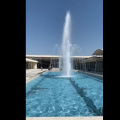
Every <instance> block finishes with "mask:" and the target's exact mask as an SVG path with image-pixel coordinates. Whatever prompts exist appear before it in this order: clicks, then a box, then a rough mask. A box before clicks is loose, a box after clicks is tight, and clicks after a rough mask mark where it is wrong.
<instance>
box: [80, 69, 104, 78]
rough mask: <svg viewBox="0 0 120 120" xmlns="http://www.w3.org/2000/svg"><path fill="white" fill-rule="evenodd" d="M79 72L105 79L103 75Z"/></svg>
mask: <svg viewBox="0 0 120 120" xmlns="http://www.w3.org/2000/svg"><path fill="white" fill-rule="evenodd" d="M79 72H81V73H86V74H88V75H93V76H96V77H100V78H103V75H99V74H95V73H90V72H86V71H80V70H79Z"/></svg>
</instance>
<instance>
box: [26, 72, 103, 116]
mask: <svg viewBox="0 0 120 120" xmlns="http://www.w3.org/2000/svg"><path fill="white" fill-rule="evenodd" d="M60 75H61V72H46V73H43V74H42V75H41V76H39V77H38V78H36V79H34V80H33V81H31V82H29V83H27V84H26V117H63V116H64V117H65V116H66V117H67V116H76V117H77V116H103V114H102V110H103V80H102V79H101V78H97V77H93V76H90V75H86V74H83V73H80V72H74V73H73V76H74V77H71V78H61V77H59V76H60Z"/></svg>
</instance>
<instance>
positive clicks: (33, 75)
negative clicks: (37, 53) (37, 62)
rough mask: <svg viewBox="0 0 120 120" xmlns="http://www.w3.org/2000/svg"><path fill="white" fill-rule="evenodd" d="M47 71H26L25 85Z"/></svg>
mask: <svg viewBox="0 0 120 120" xmlns="http://www.w3.org/2000/svg"><path fill="white" fill-rule="evenodd" d="M46 71H48V69H42V70H41V69H26V83H28V82H30V81H31V80H33V79H34V78H36V77H38V76H39V75H40V74H42V73H43V72H46Z"/></svg>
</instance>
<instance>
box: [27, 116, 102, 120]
mask: <svg viewBox="0 0 120 120" xmlns="http://www.w3.org/2000/svg"><path fill="white" fill-rule="evenodd" d="M26 120H103V116H101V117H26Z"/></svg>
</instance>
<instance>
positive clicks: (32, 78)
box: [26, 70, 47, 84]
mask: <svg viewBox="0 0 120 120" xmlns="http://www.w3.org/2000/svg"><path fill="white" fill-rule="evenodd" d="M45 72H47V70H46V71H42V72H39V73H37V74H36V75H34V76H30V78H28V80H26V84H27V83H29V82H30V81H32V80H34V79H35V78H37V77H39V76H40V75H41V74H42V73H45ZM26 79H27V77H26Z"/></svg>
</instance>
